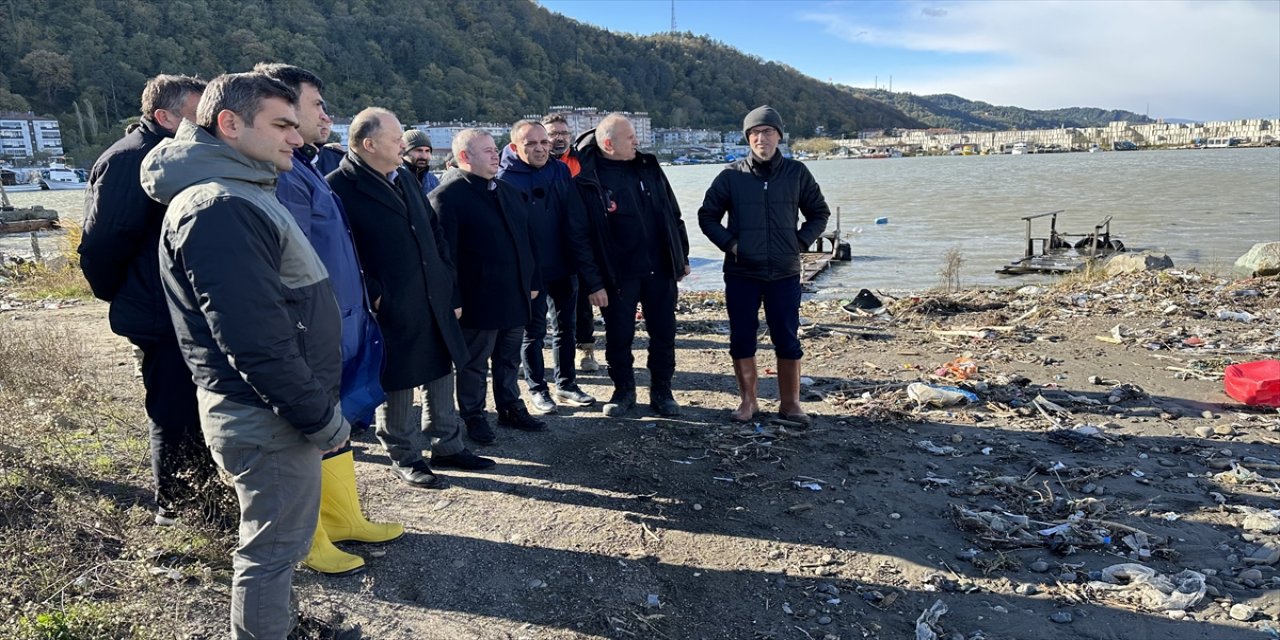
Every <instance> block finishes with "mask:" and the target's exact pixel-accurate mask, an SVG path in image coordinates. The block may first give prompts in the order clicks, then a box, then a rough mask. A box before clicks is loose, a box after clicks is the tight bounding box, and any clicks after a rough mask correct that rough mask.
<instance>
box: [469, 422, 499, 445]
mask: <svg viewBox="0 0 1280 640" xmlns="http://www.w3.org/2000/svg"><path fill="white" fill-rule="evenodd" d="M467 439H468V440H470V441H472V442H474V443H476V444H493V443H494V442H497V440H498V436H497V435H496V434H494V432H493V427H491V426H489V421H488V420H486V419H485V417H484V416H476V417H474V418H468V419H467Z"/></svg>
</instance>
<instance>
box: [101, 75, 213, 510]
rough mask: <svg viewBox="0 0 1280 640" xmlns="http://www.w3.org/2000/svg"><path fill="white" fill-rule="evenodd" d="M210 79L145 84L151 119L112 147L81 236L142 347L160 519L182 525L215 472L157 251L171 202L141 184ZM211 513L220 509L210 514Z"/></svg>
mask: <svg viewBox="0 0 1280 640" xmlns="http://www.w3.org/2000/svg"><path fill="white" fill-rule="evenodd" d="M204 87H205V82H204V81H203V80H198V79H196V78H190V77H187V76H173V75H159V76H156V77H154V78H152V79H151V80H149V81H147V85H146V87H145V88H144V89H143V90H142V119H141V120H139V121H138V124H137V125H136V127H134V128H133V129H132V130H130V131H129V133H127V134H126V135H125V136H124V137H123V138H121V139H120V140H119V141H118V142H116V143H115V144H113V145H111V148H109V149H107V150H106V151H105V152H103V154H102V156H101V157H100V158H98V161H97V162H96V163H94V165H93V170H92V171H90V173H89V189H88V191H87V192H86V194H85V195H86V198H85V206H84V211H85V215H84V231H83V233H82V235H81V237H80V247H79V249H78V250H79V252H80V268H81V269H82V270H83V271H84V277H85V280H88V281H89V286H90V287H91V288H92V289H93V294H94V295H95V296H97V297H98V298H100V299H102V300H105V301H107V302H109V303H111V309H110V312H109V315H110V320H111V330H112V331H114V332H115V333H116V334H118V335H121V336H124V337H125V338H128V340H129V341H130V342H132V343H133V344H134V345H135V346H137V347H138V349H139V350H140V351H142V385H143V387H144V388H145V389H146V410H147V417H148V418H149V419H150V422H151V425H150V426H151V475H152V478H153V479H154V481H155V501H156V516H155V521H156V524H161V525H171V524H174V522H175V520H174V518H176V517H177V515H178V507H179V506H182V505H183V503H187V502H191V501H193V500H194V499H195V498H197V496H198V494H199V490H200V486H199V485H201V484H203V482H204V481H205V480H207V479H210V478H212V477H213V476H214V466H213V460H212V459H211V458H210V457H209V451H208V449H207V448H206V447H205V446H204V442H203V440H202V439H201V436H200V416H199V413H198V410H197V408H196V387H195V385H194V384H192V382H191V372H190V371H188V370H187V365H186V364H185V363H183V361H182V353H181V352H180V351H178V340H177V337H176V336H175V335H174V332H173V323H172V322H171V321H170V320H169V310H168V307H167V306H166V305H165V300H164V288H163V287H161V286H160V267H159V264H158V261H157V253H156V247H157V246H159V244H160V221H161V220H162V219H163V218H164V212H165V206H164V205H163V204H160V203H159V202H156V201H155V200H152V199H151V198H148V197H147V194H146V193H144V192H143V191H142V183H141V182H140V181H139V180H138V169H139V167H141V166H142V158H143V157H144V156H146V155H147V152H148V151H151V150H152V149H154V148H155V147H156V145H158V144H160V142H161V141H163V140H166V139H168V138H172V137H173V132H174V131H176V130H177V129H178V124H179V123H181V122H182V121H183V119H186V120H195V117H196V104H197V103H199V102H200V94H201V92H203V91H204ZM205 515H213V514H212V513H207V514H205Z"/></svg>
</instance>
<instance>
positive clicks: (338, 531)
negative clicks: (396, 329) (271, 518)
mask: <svg viewBox="0 0 1280 640" xmlns="http://www.w3.org/2000/svg"><path fill="white" fill-rule="evenodd" d="M253 70H254V71H256V72H258V73H262V74H266V75H267V76H270V77H271V78H273V79H275V80H279V81H280V82H282V83H284V84H286V85H288V86H289V88H291V89H293V90H294V91H296V92H298V133H299V134H300V135H301V136H302V140H303V142H305V143H306V144H304V145H303V146H301V147H299V148H298V149H296V150H295V151H294V152H293V170H292V171H285V172H283V173H281V174H280V179H279V181H278V182H277V184H276V197H277V198H278V199H279V200H280V204H283V205H284V206H285V208H286V209H288V210H289V213H291V214H293V219H294V221H296V222H297V223H298V228H300V229H302V233H303V234H305V235H306V236H307V239H308V240H310V241H311V246H312V248H314V249H315V250H316V254H317V255H319V256H320V260H321V261H323V262H324V266H325V268H326V269H328V270H329V282H330V283H332V284H333V290H334V293H335V294H337V297H338V308H339V310H340V311H341V312H342V390H341V400H342V413H343V415H345V416H346V417H347V420H348V421H349V422H351V424H352V426H353V428H360V427H367V426H368V425H369V424H370V423H371V422H372V421H373V412H374V409H376V408H377V406H378V405H379V404H381V403H382V401H383V399H385V397H386V394H385V393H384V392H383V390H382V385H381V383H380V382H379V377H380V376H381V374H382V334H381V333H380V332H379V331H378V326H377V324H375V323H374V321H373V317H372V314H371V313H370V311H369V305H368V301H367V300H366V299H365V288H364V278H363V277H362V275H361V271H360V264H359V262H357V260H356V251H355V244H354V242H353V241H352V239H351V228H350V226H349V225H348V224H347V217H346V214H345V213H344V212H343V210H342V203H341V202H339V200H338V198H337V196H335V195H334V194H333V190H332V189H330V188H329V183H327V182H325V180H324V177H323V176H321V175H320V172H319V171H317V170H316V169H315V167H314V166H313V165H312V162H313V161H315V160H316V159H317V155H316V152H317V150H318V149H317V147H318V145H322V144H324V141H325V139H326V138H328V133H329V128H328V124H329V123H331V122H332V120H330V119H329V115H328V114H327V113H326V112H325V102H324V96H323V95H321V92H322V91H324V83H323V82H321V80H320V78H319V77H318V76H316V75H315V74H314V73H311V72H310V71H307V70H306V69H302V68H299V67H295V66H292V65H287V64H266V63H260V64H258V65H257V66H255V67H254V68H253ZM320 466H321V469H322V470H323V472H324V473H323V476H322V477H323V482H322V483H321V485H320V523H319V525H318V526H317V527H316V533H315V536H314V537H313V538H312V541H311V551H310V553H308V554H307V557H306V559H305V560H303V561H302V562H303V564H305V565H306V566H308V567H310V568H311V569H313V570H315V571H318V572H320V573H325V574H330V575H350V574H352V573H357V572H359V571H362V570H363V569H364V558H361V557H360V556H358V555H354V554H350V553H346V552H344V551H342V550H341V549H338V548H337V547H335V546H334V545H333V542H342V541H355V542H366V543H379V542H388V541H391V540H394V539H396V538H399V537H400V536H401V535H403V534H404V526H403V525H400V524H384V523H374V522H369V521H368V520H367V519H365V517H364V514H363V513H361V509H360V497H359V494H358V493H357V492H356V469H355V458H354V454H353V453H352V451H351V447H350V446H347V447H344V448H342V449H340V450H338V451H336V452H334V453H330V454H326V455H325V457H324V460H323V461H322V462H321V464H320Z"/></svg>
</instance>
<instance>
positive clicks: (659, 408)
mask: <svg viewBox="0 0 1280 640" xmlns="http://www.w3.org/2000/svg"><path fill="white" fill-rule="evenodd" d="M649 407H650V408H651V409H653V410H654V411H656V412H657V413H658V415H660V416H662V417H664V418H674V417H675V416H678V415H680V403H678V402H676V399H675V397H674V396H672V395H671V388H670V387H666V388H662V387H655V388H652V389H650V390H649Z"/></svg>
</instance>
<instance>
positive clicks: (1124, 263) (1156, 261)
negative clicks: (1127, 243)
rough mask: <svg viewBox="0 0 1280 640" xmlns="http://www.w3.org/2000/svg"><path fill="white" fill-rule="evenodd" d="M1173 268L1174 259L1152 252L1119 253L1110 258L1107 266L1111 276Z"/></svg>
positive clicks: (1108, 273)
mask: <svg viewBox="0 0 1280 640" xmlns="http://www.w3.org/2000/svg"><path fill="white" fill-rule="evenodd" d="M1172 268H1173V259H1172V258H1170V257H1169V256H1167V255H1165V254H1163V253H1161V254H1155V253H1151V252H1150V251H1143V252H1141V253H1117V254H1116V255H1114V256H1111V257H1110V258H1108V259H1107V264H1106V271H1107V275H1109V276H1114V275H1116V274H1119V273H1134V272H1138V271H1160V270H1163V269H1172Z"/></svg>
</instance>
